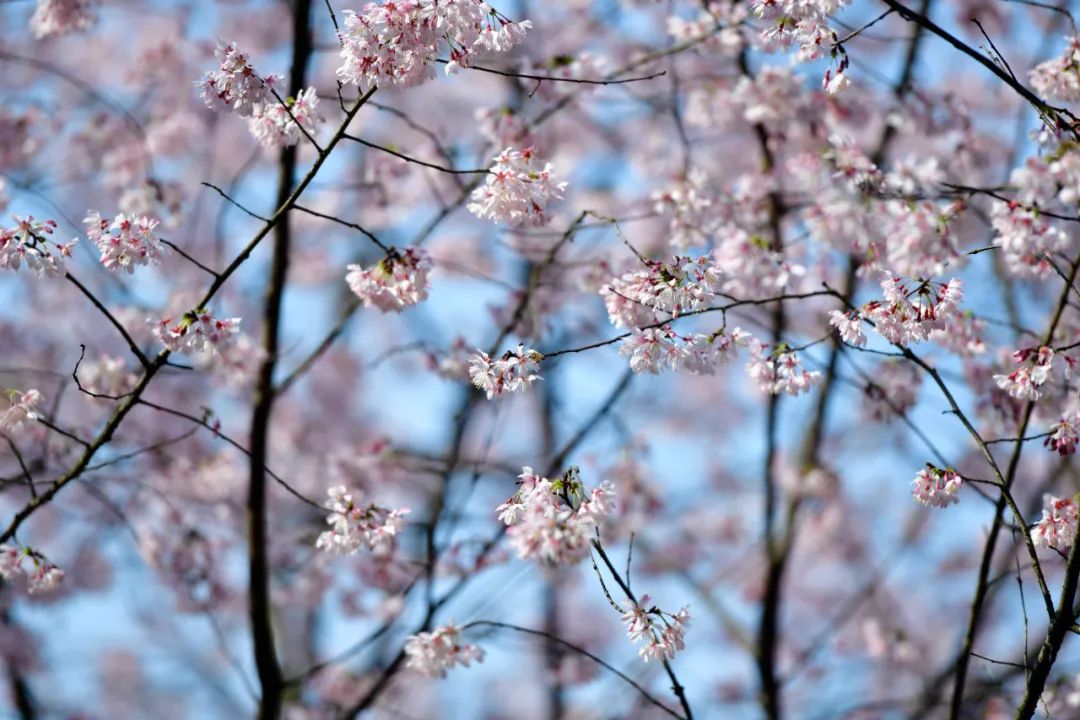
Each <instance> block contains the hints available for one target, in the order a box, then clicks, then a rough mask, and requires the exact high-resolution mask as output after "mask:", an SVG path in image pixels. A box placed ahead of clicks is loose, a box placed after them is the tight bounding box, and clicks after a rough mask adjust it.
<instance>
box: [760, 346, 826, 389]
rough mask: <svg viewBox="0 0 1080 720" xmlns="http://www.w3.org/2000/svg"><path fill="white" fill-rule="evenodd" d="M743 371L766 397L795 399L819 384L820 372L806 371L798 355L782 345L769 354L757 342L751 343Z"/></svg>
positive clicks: (765, 347)
mask: <svg viewBox="0 0 1080 720" xmlns="http://www.w3.org/2000/svg"><path fill="white" fill-rule="evenodd" d="M746 371H747V373H749V375H750V379H751V380H753V381H754V383H755V384H756V385H757V387H758V389H759V390H760V391H761V392H764V393H767V394H769V395H779V394H781V393H783V394H786V395H792V396H798V395H801V394H802V393H808V392H810V389H811V388H813V387H814V386H815V385H816V384H817V383H818V382H820V381H821V372H820V371H818V370H807V369H805V368H804V367H803V366H802V360H801V359H800V358H799V353H798V352H797V351H795V350H792V349H791V348H789V347H787V346H786V345H784V344H780V345H777V346H776V347H774V348H772V349H771V350H770V349H769V346H768V345H765V344H764V343H762V342H760V341H758V340H753V341H751V342H750V362H748V363H747V365H746Z"/></svg>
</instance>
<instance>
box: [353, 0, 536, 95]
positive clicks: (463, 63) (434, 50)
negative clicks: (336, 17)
mask: <svg viewBox="0 0 1080 720" xmlns="http://www.w3.org/2000/svg"><path fill="white" fill-rule="evenodd" d="M342 25H343V27H342V30H341V33H340V38H341V57H342V60H343V62H342V65H341V67H339V68H338V70H337V74H338V77H339V78H340V79H341V80H342V81H344V82H347V83H350V84H353V85H357V86H360V87H361V88H364V89H366V88H370V87H374V86H377V85H381V86H391V85H397V86H401V87H410V86H413V85H419V84H420V83H422V82H424V81H426V80H429V79H431V78H432V77H434V75H435V72H434V70H433V68H432V65H433V63H434V62H435V60H436V58H437V56H438V52H439V46H440V43H441V41H445V43H446V45H447V46H448V48H449V52H450V61H449V63H450V64H449V65H448V66H447V72H448V73H452V72H453V71H454V69H456V68H457V67H467V66H468V65H469V62H470V60H471V58H472V57H473V56H474V55H476V54H482V53H485V52H505V51H507V50H510V49H511V48H513V47H514V46H515V45H517V44H519V43H521V41H522V40H524V38H525V33H526V32H527V31H528V29H529V28H530V27H532V23H531V22H529V21H528V20H525V21H522V22H514V21H511V20H509V19H507V18H506V17H504V16H502V15H501V14H499V13H498V12H497V11H496V10H495V9H494V8H492V7H491V6H490V5H488V4H487V3H486V2H483V1H482V0H407V1H402V0H391V1H390V2H385V3H368V4H366V5H365V6H364V7H363V8H362V10H361V12H359V13H357V12H355V11H352V10H346V11H345V13H344V21H343V23H342Z"/></svg>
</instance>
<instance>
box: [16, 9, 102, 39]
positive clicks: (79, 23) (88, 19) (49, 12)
mask: <svg viewBox="0 0 1080 720" xmlns="http://www.w3.org/2000/svg"><path fill="white" fill-rule="evenodd" d="M95 4H96V0H37V6H36V7H35V8H34V14H33V15H31V16H30V31H31V32H32V33H33V34H34V37H36V38H38V39H39V40H41V39H44V38H49V37H55V36H58V35H65V34H67V33H69V32H76V31H78V30H86V29H87V28H89V27H90V26H91V25H93V24H94V20H95V17H94V13H93V8H94V5H95Z"/></svg>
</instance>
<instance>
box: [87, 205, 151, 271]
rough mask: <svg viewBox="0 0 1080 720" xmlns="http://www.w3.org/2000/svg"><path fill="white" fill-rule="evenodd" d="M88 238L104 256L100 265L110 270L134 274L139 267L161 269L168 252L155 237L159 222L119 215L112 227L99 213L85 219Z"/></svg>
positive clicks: (94, 211) (88, 214) (90, 213)
mask: <svg viewBox="0 0 1080 720" xmlns="http://www.w3.org/2000/svg"><path fill="white" fill-rule="evenodd" d="M83 224H84V225H86V236H87V237H88V238H89V239H90V242H92V243H94V245H95V246H96V247H97V249H98V252H100V253H101V264H102V265H104V266H105V267H106V268H108V269H109V270H118V269H119V270H126V271H127V272H128V273H129V274H130V273H133V272H135V267H136V266H138V265H159V264H161V259H162V258H163V257H164V256H165V255H166V254H167V253H168V249H167V248H166V246H165V245H164V244H162V242H161V240H160V239H159V238H158V237H157V235H156V234H155V233H154V230H155V229H156V228H157V226H158V221H157V220H152V219H150V218H148V217H145V216H144V217H139V218H136V217H129V216H127V215H125V214H124V213H120V214H119V215H117V216H116V217H115V218H113V220H112V222H111V223H110V222H109V221H108V220H105V219H104V218H102V217H101V215H100V214H99V213H98V212H97V211H96V210H91V211H89V212H88V213H87V215H86V217H85V218H83Z"/></svg>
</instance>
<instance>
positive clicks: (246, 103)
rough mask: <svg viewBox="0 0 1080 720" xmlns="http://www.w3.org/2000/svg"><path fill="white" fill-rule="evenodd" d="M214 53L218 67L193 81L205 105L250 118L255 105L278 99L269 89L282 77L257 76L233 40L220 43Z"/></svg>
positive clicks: (257, 106) (271, 75)
mask: <svg viewBox="0 0 1080 720" xmlns="http://www.w3.org/2000/svg"><path fill="white" fill-rule="evenodd" d="M214 55H215V56H216V57H217V59H218V60H219V61H220V65H219V67H218V69H217V70H213V71H210V72H207V73H206V74H205V75H204V76H203V78H202V80H200V81H199V82H198V83H196V84H197V85H198V86H199V90H200V92H201V93H202V98H203V102H205V103H206V106H207V107H208V108H210V109H211V110H221V111H225V112H228V111H232V112H235V113H236V114H237V115H239V116H241V117H251V116H252V115H254V114H255V112H256V110H257V109H258V108H261V107H262V106H264V105H269V104H272V103H276V102H277V100H276V99H275V98H274V95H273V92H272V90H273V89H274V88H275V87H277V86H278V85H279V84H280V83H281V82H282V80H283V79H284V78H282V76H281V75H274V74H270V75H259V73H258V72H256V70H255V68H254V67H252V65H251V62H250V61H249V60H248V56H247V54H246V53H244V52H243V51H241V50H240V48H239V47H238V46H237V44H236V43H234V42H233V43H219V44H218V47H217V49H216V50H215V51H214Z"/></svg>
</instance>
